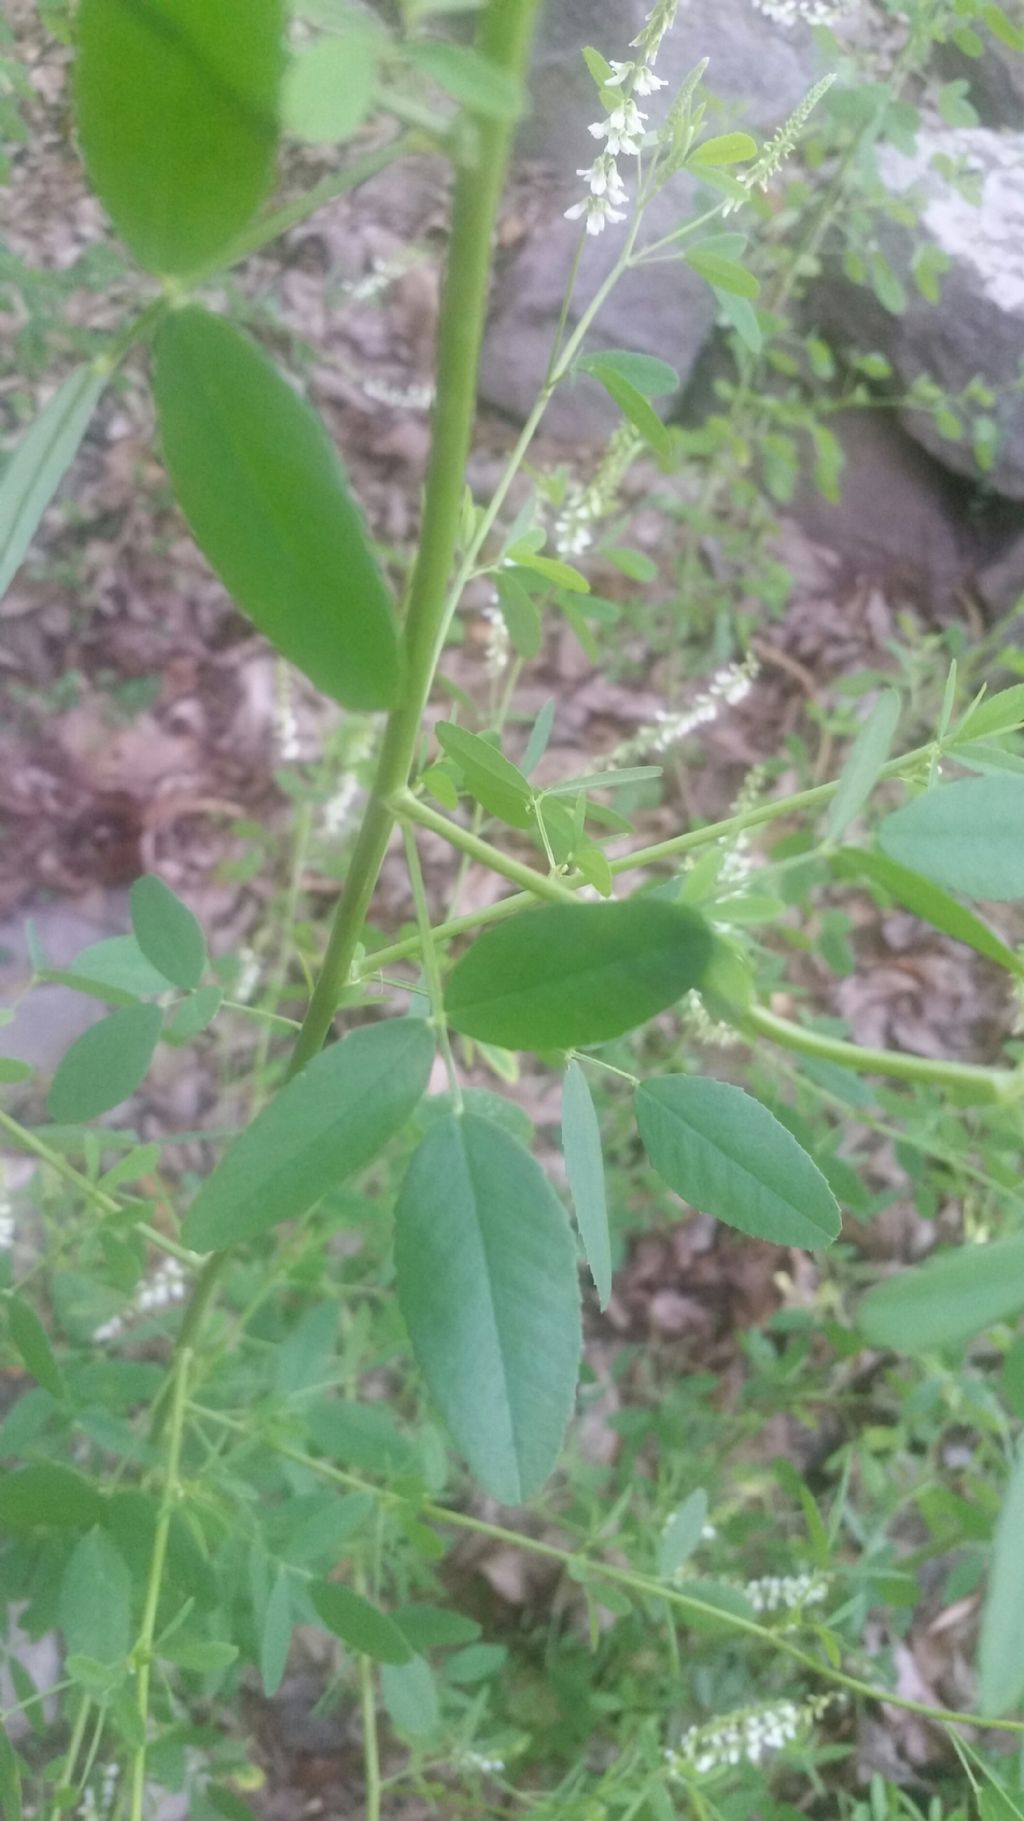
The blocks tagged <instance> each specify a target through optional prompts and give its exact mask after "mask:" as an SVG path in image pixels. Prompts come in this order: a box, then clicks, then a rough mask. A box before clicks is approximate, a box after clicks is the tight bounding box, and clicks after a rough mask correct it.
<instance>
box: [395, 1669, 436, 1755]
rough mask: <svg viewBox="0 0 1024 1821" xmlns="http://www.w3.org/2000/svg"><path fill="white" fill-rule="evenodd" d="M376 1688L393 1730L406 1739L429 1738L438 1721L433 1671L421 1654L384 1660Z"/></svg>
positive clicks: (434, 1730)
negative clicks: (402, 1660)
mask: <svg viewBox="0 0 1024 1821" xmlns="http://www.w3.org/2000/svg"><path fill="white" fill-rule="evenodd" d="M380 1692H381V1694H382V1695H383V1697H384V1705H385V1707H386V1708H387V1714H388V1719H389V1720H390V1721H391V1724H392V1726H393V1727H394V1728H395V1731H396V1732H399V1733H404V1734H407V1735H408V1737H409V1738H410V1739H425V1738H429V1737H430V1735H431V1733H435V1732H436V1731H437V1729H438V1727H439V1726H440V1724H441V1704H440V1702H439V1701H438V1698H437V1685H436V1683H435V1681H434V1672H433V1670H432V1669H431V1667H430V1664H429V1663H425V1662H424V1660H423V1658H422V1657H413V1659H412V1661H411V1662H410V1663H385V1665H384V1667H383V1669H382V1670H381V1672H380Z"/></svg>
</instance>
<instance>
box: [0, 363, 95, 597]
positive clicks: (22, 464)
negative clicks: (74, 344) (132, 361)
mask: <svg viewBox="0 0 1024 1821" xmlns="http://www.w3.org/2000/svg"><path fill="white" fill-rule="evenodd" d="M108 378H109V374H107V373H102V372H99V371H97V369H96V368H95V367H92V366H89V367H79V369H78V371H77V372H76V373H72V374H71V376H70V378H69V379H66V380H65V381H64V384H63V385H62V386H61V387H60V389H59V390H58V391H57V392H55V393H54V395H53V397H52V398H51V400H50V402H49V404H48V405H46V406H45V407H44V408H43V410H42V411H41V412H40V413H39V416H38V417H37V418H36V421H35V423H34V424H33V425H32V428H31V429H30V430H28V431H27V432H26V434H25V435H24V436H23V437H22V439H21V442H20V443H19V444H18V447H17V448H16V449H15V451H14V454H13V455H12V456H11V458H10V460H9V461H8V463H7V466H6V467H5V469H4V472H3V479H2V480H0V600H2V599H3V597H4V595H5V594H6V593H7V590H8V588H9V587H10V585H11V583H12V581H13V580H14V577H15V575H16V574H17V571H18V569H19V568H20V567H21V562H22V559H23V557H24V556H25V553H26V551H27V550H28V547H29V545H30V544H31V542H32V539H33V538H34V537H35V534H36V530H37V528H38V525H39V521H40V519H41V518H42V516H43V513H44V512H45V511H46V508H47V506H48V505H49V504H50V501H51V500H52V498H53V496H54V494H55V493H56V491H57V488H58V487H59V486H60V483H61V481H62V480H63V479H64V476H65V474H66V473H67V471H68V469H69V468H70V466H71V463H72V462H73V461H74V459H75V456H76V455H77V453H78V447H79V444H80V443H81V441H82V438H83V436H84V435H85V432H86V430H87V428H88V426H89V419H90V418H91V417H92V414H93V412H94V410H95V409H96V405H97V402H98V400H99V396H100V393H101V392H102V391H103V388H104V386H105V385H106V383H107V380H108Z"/></svg>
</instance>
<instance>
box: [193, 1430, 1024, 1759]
mask: <svg viewBox="0 0 1024 1821" xmlns="http://www.w3.org/2000/svg"><path fill="white" fill-rule="evenodd" d="M193 1408H194V1409H195V1411H196V1414H197V1415H199V1416H201V1417H202V1418H204V1419H205V1420H206V1421H208V1422H213V1423H219V1424H221V1425H222V1426H223V1427H224V1428H226V1429H233V1430H235V1431H236V1432H237V1433H238V1434H240V1435H243V1436H246V1437H247V1438H248V1439H250V1440H251V1439H252V1436H251V1429H250V1427H249V1425H248V1424H246V1423H243V1422H239V1421H237V1420H236V1419H235V1418H234V1417H230V1416H225V1415H223V1414H222V1413H221V1412H220V1411H219V1410H209V1409H207V1408H206V1407H205V1406H199V1405H193ZM264 1441H265V1442H266V1445H267V1446H268V1447H271V1448H273V1450H274V1452H275V1453H276V1454H279V1455H281V1456H282V1458H283V1459H285V1460H290V1461H294V1462H295V1463H296V1464H297V1465H298V1466H301V1467H305V1468H307V1469H308V1470H309V1471H310V1472H311V1473H316V1474H319V1476H320V1477H321V1479H325V1480H329V1481H331V1482H332V1483H333V1484H335V1485H339V1486H347V1487H349V1488H350V1489H352V1490H354V1491H358V1492H368V1493H369V1494H370V1495H371V1496H372V1497H373V1498H375V1499H378V1500H379V1501H380V1502H381V1503H383V1504H396V1505H403V1504H405V1503H406V1502H407V1501H406V1498H405V1496H404V1494H402V1493H400V1492H391V1491H388V1490H387V1489H385V1488H382V1487H380V1486H374V1485H373V1484H372V1483H371V1482H370V1481H369V1480H364V1479H361V1478H360V1477H359V1476H358V1475H357V1474H354V1473H346V1472H344V1471H343V1470H342V1469H341V1468H340V1467H332V1466H331V1465H330V1463H329V1462H327V1461H321V1460H318V1459H317V1458H316V1456H315V1455H311V1454H306V1453H304V1452H303V1450H302V1449H300V1448H291V1447H289V1446H288V1445H287V1444H286V1443H283V1442H279V1441H277V1440H276V1439H274V1438H271V1437H264ZM417 1510H418V1512H419V1515H420V1516H421V1517H423V1518H425V1519H427V1521H428V1522H432V1523H436V1524H445V1525H449V1526H454V1527H455V1528H456V1529H459V1530H469V1531H472V1532H473V1533H474V1534H475V1535H477V1536H484V1537H487V1538H489V1540H490V1541H491V1542H495V1543H502V1544H504V1545H507V1546H509V1547H511V1548H514V1549H524V1550H526V1551H527V1552H528V1553H530V1554H531V1555H541V1556H544V1557H546V1559H547V1560H548V1561H553V1562H558V1563H560V1564H561V1565H562V1567H564V1568H571V1569H574V1570H575V1571H577V1573H578V1572H579V1570H581V1569H585V1570H586V1572H587V1573H588V1574H591V1575H593V1577H594V1578H595V1579H596V1580H605V1581H613V1582H615V1583H616V1585H617V1586H619V1587H625V1588H627V1589H628V1590H629V1591H630V1592H631V1593H635V1594H638V1595H640V1596H641V1597H643V1598H644V1599H653V1600H658V1601H664V1602H666V1603H667V1604H668V1605H670V1606H674V1607H675V1608H676V1610H677V1611H679V1612H681V1613H683V1614H684V1615H685V1614H690V1615H691V1616H692V1617H696V1618H700V1619H704V1620H706V1619H713V1620H714V1621H715V1623H716V1624H718V1625H723V1626H726V1627H728V1628H729V1629H730V1630H732V1631H735V1632H737V1633H742V1634H743V1635H745V1636H747V1637H750V1638H756V1639H757V1640H758V1642H759V1643H762V1644H768V1645H770V1646H771V1647H772V1648H773V1649H775V1650H778V1651H780V1652H781V1653H782V1654H783V1655H784V1656H787V1657H789V1658H790V1659H791V1661H793V1662H794V1663H799V1664H800V1666H801V1667H802V1668H803V1669H806V1670H808V1671H809V1672H810V1674H811V1675H814V1676H818V1677H821V1678H823V1679H824V1680H825V1681H827V1682H832V1683H834V1684H835V1686H836V1687H838V1688H845V1689H847V1690H848V1691H849V1692H850V1693H851V1694H857V1695H860V1696H862V1697H863V1699H864V1700H866V1701H875V1702H880V1703H883V1704H884V1705H885V1706H887V1707H898V1708H901V1709H902V1710H903V1711H904V1712H905V1713H913V1714H919V1715H920V1716H921V1718H922V1719H926V1720H933V1721H936V1722H938V1723H939V1724H944V1725H953V1726H981V1725H984V1726H986V1727H989V1728H992V1729H995V1730H998V1731H1000V1732H1009V1733H1016V1734H1024V1720H989V1719H986V1720H984V1721H981V1720H979V1718H978V1716H977V1714H969V1713H961V1712H959V1711H957V1710H956V1709H952V1708H946V1707H929V1706H928V1705H927V1704H926V1703H925V1702H923V1701H913V1700H911V1699H910V1698H909V1697H908V1696H904V1695H898V1694H893V1693H891V1692H890V1690H889V1689H887V1688H878V1687H876V1686H875V1685H874V1684H873V1683H871V1682H865V1681H864V1680H863V1679H862V1678H861V1677H860V1676H852V1675H847V1674H846V1672H845V1670H841V1669H836V1668H834V1667H833V1665H832V1664H831V1663H825V1662H822V1661H821V1660H820V1659H819V1658H817V1657H815V1656H812V1654H811V1652H810V1651H808V1650H804V1649H802V1647H801V1646H800V1645H799V1644H794V1642H793V1641H792V1639H791V1638H789V1637H787V1636H786V1634H785V1633H784V1632H779V1631H773V1630H772V1629H771V1627H770V1626H768V1625H761V1624H759V1623H758V1621H757V1620H756V1619H748V1618H744V1617H742V1616H741V1615H740V1614H739V1613H733V1612H730V1611H728V1609H727V1608H725V1607H723V1606H713V1605H712V1604H711V1603H710V1602H709V1601H707V1600H702V1599H699V1598H697V1597H696V1595H693V1594H688V1593H684V1592H683V1591H682V1590H681V1589H680V1588H677V1587H667V1586H666V1585H665V1584H664V1582H662V1581H657V1580H655V1579H654V1578H653V1577H652V1576H650V1575H644V1574H637V1573H636V1572H635V1571H634V1570H633V1569H631V1568H619V1567H617V1566H616V1565H615V1564H614V1563H611V1562H605V1561H602V1560H601V1559H600V1558H599V1557H595V1556H591V1555H588V1554H587V1553H586V1552H585V1551H583V1550H579V1549H562V1548H560V1547H559V1546H558V1545H557V1544H556V1543H546V1542H542V1541H541V1540H540V1539H539V1538H538V1537H533V1536H528V1535H526V1534H524V1533H521V1532H520V1531H518V1530H509V1529H506V1528H505V1526H504V1525H501V1524H489V1523H486V1522H485V1521H484V1519H483V1518H476V1517H471V1516H470V1515H469V1513H468V1512H464V1511H455V1510H453V1509H452V1508H451V1507H450V1506H448V1505H438V1504H435V1503H434V1502H433V1500H430V1499H428V1500H426V1501H425V1502H424V1503H423V1504H421V1505H419V1506H418V1507H417Z"/></svg>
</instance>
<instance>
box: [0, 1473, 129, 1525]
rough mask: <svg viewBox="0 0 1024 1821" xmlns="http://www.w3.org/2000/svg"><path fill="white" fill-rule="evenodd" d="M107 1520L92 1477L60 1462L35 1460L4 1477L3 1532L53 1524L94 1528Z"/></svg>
mask: <svg viewBox="0 0 1024 1821" xmlns="http://www.w3.org/2000/svg"><path fill="white" fill-rule="evenodd" d="M102 1520H103V1500H102V1499H101V1497H100V1495H99V1493H98V1491H97V1490H96V1487H95V1486H94V1485H93V1482H92V1480H88V1479H86V1478H85V1476H84V1474H81V1473H76V1472H75V1471H74V1469H73V1468H72V1467H62V1466H60V1465H59V1464H58V1463H57V1462H53V1463H52V1464H51V1463H50V1462H49V1461H34V1462H32V1463H31V1465H30V1466H28V1467H19V1468H18V1469H17V1470H16V1471H15V1472H14V1473H7V1474H5V1475H4V1476H3V1478H2V1479H0V1534H3V1535H10V1534H12V1533H13V1534H15V1535H16V1534H17V1533H18V1532H20V1531H24V1530H36V1529H41V1528H49V1527H51V1526H53V1527H55V1528H56V1529H60V1530H90V1529H91V1528H92V1526H93V1525H94V1524H99V1523H101V1522H102Z"/></svg>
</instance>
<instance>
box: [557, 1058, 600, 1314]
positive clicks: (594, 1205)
mask: <svg viewBox="0 0 1024 1821" xmlns="http://www.w3.org/2000/svg"><path fill="white" fill-rule="evenodd" d="M562 1152H563V1155H564V1157H565V1168H566V1174H567V1175H568V1178H569V1188H570V1191H571V1193H572V1202H573V1207H574V1208H575V1210H576V1225H577V1226H578V1227H579V1230H580V1238H581V1239H582V1241H583V1250H584V1253H585V1254H586V1260H587V1264H588V1265H589V1266H590V1275H591V1277H592V1278H593V1280H594V1287H595V1289H596V1291H597V1299H598V1302H599V1303H600V1305H601V1308H602V1309H606V1308H607V1307H608V1298H609V1297H610V1296H611V1293H612V1248H611V1238H610V1236H609V1232H608V1204H607V1197H606V1194H605V1185H604V1161H603V1159H602V1156H601V1128H600V1126H599V1124H598V1120H597V1113H596V1111H595V1109H594V1102H593V1098H592V1096H591V1093H590V1085H589V1083H588V1081H587V1078H586V1076H585V1075H584V1073H583V1070H582V1069H581V1068H580V1065H579V1063H578V1062H570V1064H569V1066H568V1068H567V1069H566V1071H565V1082H564V1085H563V1087H562Z"/></svg>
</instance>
